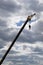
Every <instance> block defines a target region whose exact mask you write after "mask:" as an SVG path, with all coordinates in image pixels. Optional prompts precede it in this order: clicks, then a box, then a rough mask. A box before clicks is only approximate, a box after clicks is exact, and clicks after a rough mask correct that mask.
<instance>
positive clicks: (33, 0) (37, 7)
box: [29, 0, 43, 12]
mask: <svg viewBox="0 0 43 65" xmlns="http://www.w3.org/2000/svg"><path fill="white" fill-rule="evenodd" d="M29 3H30V6H29V8H30V9H31V10H33V11H35V12H42V11H43V4H42V3H41V4H39V2H38V0H29Z"/></svg>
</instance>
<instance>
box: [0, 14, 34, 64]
mask: <svg viewBox="0 0 43 65" xmlns="http://www.w3.org/2000/svg"><path fill="white" fill-rule="evenodd" d="M33 16H34V14H33V15H31V16H28V18H27V20H26V21H25V23H24V25H23V26H22V28H21V29H20V31H19V32H18V34H17V35H16V37H15V39H14V40H13V42H12V44H11V45H10V47H9V48H8V50H7V51H6V53H5V54H4V56H3V57H2V59H1V60H0V65H1V64H2V63H3V61H4V59H5V58H6V56H7V54H8V53H9V51H10V50H11V48H12V46H13V45H14V43H15V42H16V40H17V38H18V37H19V35H20V34H21V32H22V30H23V29H24V27H25V25H26V24H27V22H28V21H30V20H31V18H32V17H33Z"/></svg>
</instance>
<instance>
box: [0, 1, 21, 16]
mask: <svg viewBox="0 0 43 65" xmlns="http://www.w3.org/2000/svg"><path fill="white" fill-rule="evenodd" d="M20 9H21V6H20V5H19V4H17V3H16V2H15V1H12V0H7V1H5V0H0V15H1V16H9V15H10V14H11V13H17V12H18V11H19V10H20Z"/></svg>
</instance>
